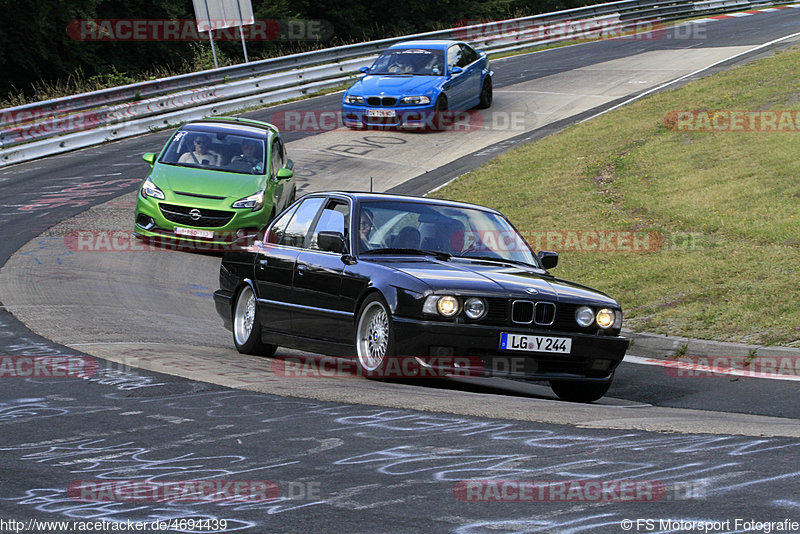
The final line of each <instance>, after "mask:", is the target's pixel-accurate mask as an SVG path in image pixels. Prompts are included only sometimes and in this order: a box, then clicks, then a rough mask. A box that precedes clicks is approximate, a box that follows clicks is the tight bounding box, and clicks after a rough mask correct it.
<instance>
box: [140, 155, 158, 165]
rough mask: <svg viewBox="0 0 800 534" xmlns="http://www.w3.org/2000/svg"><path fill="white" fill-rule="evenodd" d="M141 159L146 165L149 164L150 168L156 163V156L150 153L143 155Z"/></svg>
mask: <svg viewBox="0 0 800 534" xmlns="http://www.w3.org/2000/svg"><path fill="white" fill-rule="evenodd" d="M142 159H143V160H145V161H146V162H147V163H149V164H150V166H151V167H152V166H153V165H155V163H156V155H155V154H154V153H152V152H148V153H147V154H143V155H142Z"/></svg>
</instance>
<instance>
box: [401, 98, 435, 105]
mask: <svg viewBox="0 0 800 534" xmlns="http://www.w3.org/2000/svg"><path fill="white" fill-rule="evenodd" d="M400 103H401V104H413V105H419V104H430V103H431V99H430V98H428V97H427V96H404V97H403V98H401V99H400Z"/></svg>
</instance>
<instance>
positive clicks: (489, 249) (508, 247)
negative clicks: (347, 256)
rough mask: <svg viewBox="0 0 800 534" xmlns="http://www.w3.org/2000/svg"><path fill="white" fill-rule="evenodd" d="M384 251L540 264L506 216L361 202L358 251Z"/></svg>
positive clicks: (442, 207) (443, 207)
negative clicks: (417, 251) (440, 254)
mask: <svg viewBox="0 0 800 534" xmlns="http://www.w3.org/2000/svg"><path fill="white" fill-rule="evenodd" d="M380 249H406V250H422V251H436V252H442V253H447V254H449V255H452V256H455V257H462V258H485V259H498V260H507V261H512V262H518V263H525V264H527V265H532V266H534V267H538V266H539V263H538V262H537V261H536V258H535V256H534V254H533V252H532V251H531V249H530V247H528V245H527V243H525V240H524V239H523V238H522V236H521V235H519V233H518V232H517V231H516V229H514V227H513V226H511V224H510V223H509V222H508V221H507V220H506V219H505V218H503V217H501V216H499V215H496V214H494V213H491V212H488V211H484V210H480V209H472V208H465V207H459V206H450V205H437V204H427V203H426V204H423V203H419V202H407V201H400V200H397V201H393V200H389V201H368V202H362V203H361V210H360V213H359V245H358V252H359V253H365V252H370V251H379V250H380Z"/></svg>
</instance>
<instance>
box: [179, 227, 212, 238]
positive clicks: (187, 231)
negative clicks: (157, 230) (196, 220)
mask: <svg viewBox="0 0 800 534" xmlns="http://www.w3.org/2000/svg"><path fill="white" fill-rule="evenodd" d="M175 233H176V234H178V235H185V236H189V237H205V238H207V239H212V238H213V237H214V232H212V231H211V230H195V229H194V228H181V227H180V226H176V227H175Z"/></svg>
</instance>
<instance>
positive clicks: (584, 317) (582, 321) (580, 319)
mask: <svg viewBox="0 0 800 534" xmlns="http://www.w3.org/2000/svg"><path fill="white" fill-rule="evenodd" d="M575 322H577V323H578V325H579V326H581V327H583V328H586V327H588V326H591V324H592V323H593V322H594V312H593V311H592V309H591V308H590V307H589V306H581V307H580V308H578V309H577V310H575Z"/></svg>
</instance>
